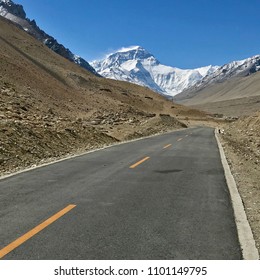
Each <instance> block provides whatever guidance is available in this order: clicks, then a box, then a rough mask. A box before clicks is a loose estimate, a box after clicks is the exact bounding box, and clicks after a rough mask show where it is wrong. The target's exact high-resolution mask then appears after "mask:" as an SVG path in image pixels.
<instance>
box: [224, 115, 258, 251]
mask: <svg viewBox="0 0 260 280" xmlns="http://www.w3.org/2000/svg"><path fill="white" fill-rule="evenodd" d="M221 140H222V144H223V146H224V149H225V153H226V155H227V157H228V161H229V165H230V166H231V169H232V173H233V174H234V177H235V180H236V182H237V185H238V189H239V193H240V195H241V198H242V200H243V204H244V207H245V211H246V213H247V217H248V220H249V222H250V225H251V228H252V231H253V234H254V237H255V240H256V245H257V248H258V250H259V252H260V112H256V113H254V114H253V115H251V116H250V117H241V118H240V119H239V120H237V121H235V122H232V123H230V124H226V125H225V126H224V134H223V135H222V137H221Z"/></svg>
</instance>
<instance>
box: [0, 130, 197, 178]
mask: <svg viewBox="0 0 260 280" xmlns="http://www.w3.org/2000/svg"><path fill="white" fill-rule="evenodd" d="M189 129H194V127H188V128H180V129H176V130H172V131H167V132H164V133H156V134H153V135H149V136H145V137H140V138H136V139H132V140H126V141H120V142H115V143H112V144H110V145H107V146H106V145H105V146H103V147H101V148H96V149H93V150H89V151H85V152H82V153H78V154H76V153H75V154H73V155H67V156H65V157H62V158H58V159H55V158H54V159H53V160H52V161H49V162H44V163H40V164H39V165H36V164H35V165H33V166H31V167H28V168H25V169H22V170H19V171H17V172H14V173H10V174H6V175H2V176H0V180H4V179H7V178H10V177H13V176H16V175H18V174H21V173H25V172H28V171H31V170H34V169H38V168H41V167H44V166H48V165H52V164H55V163H58V162H62V161H65V160H69V159H72V158H76V157H81V156H84V155H86V154H90V153H94V152H97V151H100V150H105V149H108V148H111V147H113V146H118V145H123V144H127V143H131V142H135V141H140V140H143V139H147V138H152V137H156V136H160V135H164V134H170V133H173V132H177V131H183V130H189ZM50 160H51V159H50Z"/></svg>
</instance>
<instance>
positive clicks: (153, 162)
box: [0, 128, 241, 259]
mask: <svg viewBox="0 0 260 280" xmlns="http://www.w3.org/2000/svg"><path fill="white" fill-rule="evenodd" d="M130 167H132V168H130ZM68 205H72V206H69V207H68ZM75 205H76V206H75ZM74 206H75V207H74ZM73 207H74V208H73ZM63 209H64V212H63V213H61V212H60V210H63ZM32 229H34V231H33V232H32V231H31V230H32ZM36 232H37V234H35V233H36ZM18 238H20V239H18ZM17 239H18V241H17V242H18V244H19V245H20V244H21V245H20V246H17V243H13V241H14V240H17ZM1 253H2V257H3V259H240V258H241V252H240V247H239V244H238V238H237V232H236V226H235V222H234V218H233V211H232V207H231V203H230V197H229V192H228V188H227V186H226V183H225V179H224V172H223V169H222V165H221V161H220V156H219V152H218V148H217V144H216V140H215V138H214V131H213V129H211V128H192V129H187V130H182V131H177V132H173V133H169V134H164V135H160V136H156V137H151V138H147V139H143V140H139V141H135V142H131V143H126V144H121V145H117V146H113V147H110V148H107V149H104V150H100V151H97V152H93V153H89V154H86V155H84V156H80V157H76V158H73V159H70V160H66V161H62V162H59V163H56V164H52V165H49V166H46V167H42V168H39V169H35V170H32V171H29V172H25V173H22V174H19V175H16V176H13V177H10V178H7V179H4V180H1V181H0V255H1Z"/></svg>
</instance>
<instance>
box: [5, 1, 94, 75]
mask: <svg viewBox="0 0 260 280" xmlns="http://www.w3.org/2000/svg"><path fill="white" fill-rule="evenodd" d="M0 16H2V17H4V18H6V19H8V20H10V21H12V22H14V23H15V24H17V25H18V26H19V27H20V28H22V29H23V30H24V31H26V32H27V33H29V34H30V35H32V36H33V37H35V38H36V39H37V40H40V41H41V42H43V43H44V44H45V45H46V46H47V47H49V48H50V49H51V50H53V51H54V52H56V53H58V54H59V55H61V56H63V57H65V58H67V59H68V60H70V61H72V62H74V63H76V64H78V65H80V66H81V67H83V68H85V69H86V70H88V71H90V72H92V73H93V74H95V75H98V74H97V72H96V71H95V69H94V68H93V67H91V66H90V65H89V63H88V62H87V61H86V60H84V59H83V58H81V57H80V56H77V55H75V54H73V53H72V52H71V51H70V50H69V49H67V48H65V47H64V46H63V45H62V44H59V43H58V42H57V40H56V39H55V38H53V37H52V36H50V35H48V34H46V33H45V32H44V31H43V30H41V29H40V28H39V27H38V26H37V24H36V22H35V20H30V19H28V18H26V13H25V11H24V9H23V6H22V5H18V4H15V3H14V2H13V1H12V0H0ZM98 76H99V75H98Z"/></svg>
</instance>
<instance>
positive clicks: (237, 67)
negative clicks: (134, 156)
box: [174, 55, 260, 101]
mask: <svg viewBox="0 0 260 280" xmlns="http://www.w3.org/2000/svg"><path fill="white" fill-rule="evenodd" d="M258 71H260V55H256V56H253V57H251V58H247V59H244V60H239V61H233V62H231V63H228V64H225V65H223V66H220V67H218V68H217V69H216V70H215V71H214V72H213V73H212V74H211V75H208V76H205V77H204V78H203V79H202V80H201V81H199V82H198V83H196V84H194V85H193V86H191V87H189V88H187V89H186V90H184V91H182V92H181V93H180V94H178V95H176V96H175V97H174V100H175V101H181V100H184V99H190V98H192V97H193V96H195V95H196V93H197V92H199V91H201V90H203V89H205V88H206V87H209V86H212V85H214V84H218V83H223V82H225V81H228V80H231V79H232V78H236V77H246V76H249V75H251V74H253V73H256V72H258Z"/></svg>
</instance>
